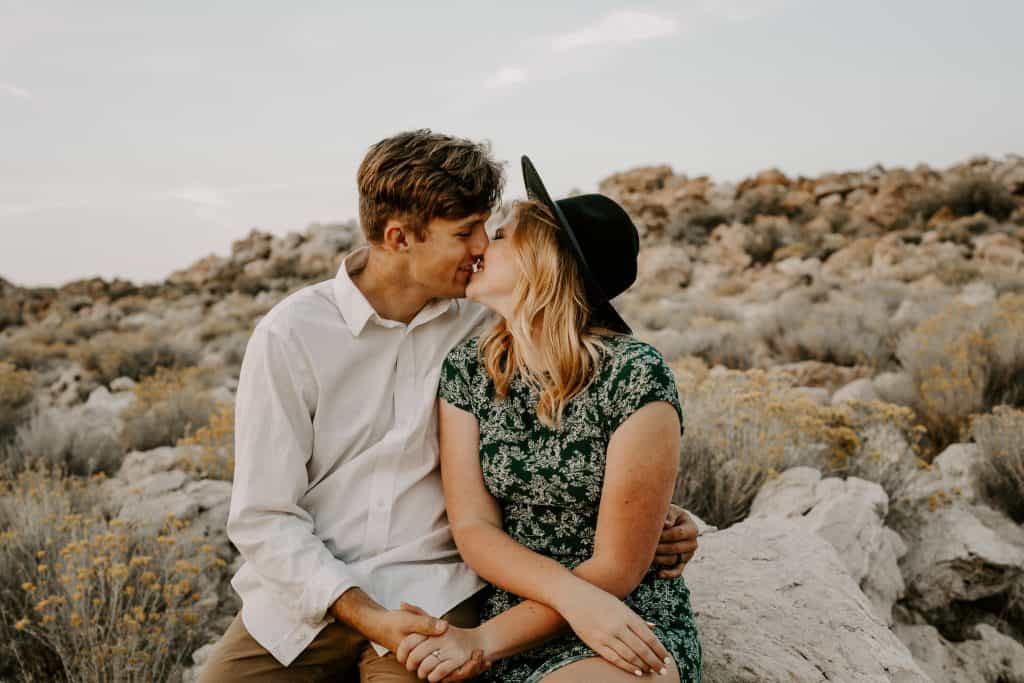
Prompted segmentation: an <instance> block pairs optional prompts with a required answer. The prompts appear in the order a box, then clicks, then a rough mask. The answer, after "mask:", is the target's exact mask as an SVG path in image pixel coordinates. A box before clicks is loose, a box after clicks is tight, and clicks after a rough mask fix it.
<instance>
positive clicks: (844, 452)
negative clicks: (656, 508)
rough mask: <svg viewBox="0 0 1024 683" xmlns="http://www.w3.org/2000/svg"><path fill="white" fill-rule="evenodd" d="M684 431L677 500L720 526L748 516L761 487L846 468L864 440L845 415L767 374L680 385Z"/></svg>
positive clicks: (722, 375)
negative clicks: (785, 474)
mask: <svg viewBox="0 0 1024 683" xmlns="http://www.w3.org/2000/svg"><path fill="white" fill-rule="evenodd" d="M680 396H681V398H682V401H683V406H682V407H683V419H684V422H685V430H684V435H683V442H682V453H681V457H680V476H679V479H678V481H677V486H676V493H675V497H674V499H675V502H676V503H678V504H679V505H681V506H683V507H684V508H686V509H687V510H692V511H693V512H695V513H696V514H697V515H698V516H699V517H701V518H702V519H704V520H705V521H707V522H708V523H710V524H714V525H715V526H718V527H727V526H729V525H731V524H734V523H735V522H738V521H740V520H742V519H743V518H744V517H746V516H747V513H748V512H749V510H750V505H751V503H752V502H753V499H754V496H756V495H757V492H758V490H759V489H760V488H761V485H762V484H763V483H764V482H765V481H766V480H767V479H768V478H769V477H772V476H775V475H777V474H778V473H779V472H781V471H782V470H785V469H788V468H790V467H795V466H798V465H809V466H812V467H817V468H819V469H822V470H824V471H826V472H836V471H841V470H843V469H844V468H846V467H847V461H848V459H849V458H850V457H851V456H852V455H853V454H854V453H856V452H857V450H858V449H859V447H860V442H859V440H858V438H857V434H856V432H855V431H854V430H853V429H852V428H851V427H850V425H849V424H848V420H847V417H846V415H845V414H844V413H843V412H842V411H840V410H837V409H834V408H825V407H822V406H819V405H818V404H816V403H814V402H813V401H811V400H809V399H807V398H805V397H804V396H802V395H801V394H800V393H799V392H796V391H793V386H792V381H791V380H787V379H786V378H784V377H782V376H778V375H769V374H768V373H766V372H764V371H762V370H749V371H747V372H737V371H733V370H730V371H726V372H723V373H718V374H713V375H707V376H706V377H705V378H704V379H703V381H701V382H700V384H699V385H697V386H696V387H694V386H680Z"/></svg>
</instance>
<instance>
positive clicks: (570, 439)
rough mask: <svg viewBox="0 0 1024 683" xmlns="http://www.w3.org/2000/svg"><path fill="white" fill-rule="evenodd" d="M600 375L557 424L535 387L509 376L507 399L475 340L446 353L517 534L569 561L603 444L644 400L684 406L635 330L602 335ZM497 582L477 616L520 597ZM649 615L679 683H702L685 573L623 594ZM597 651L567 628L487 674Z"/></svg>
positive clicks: (506, 676)
mask: <svg viewBox="0 0 1024 683" xmlns="http://www.w3.org/2000/svg"><path fill="white" fill-rule="evenodd" d="M606 345H607V347H608V353H607V354H605V356H604V358H603V360H602V363H601V367H600V369H599V373H598V376H597V377H596V378H595V379H594V381H593V382H592V383H591V384H590V386H589V387H588V388H587V389H585V390H584V391H583V393H581V394H579V395H577V396H576V397H575V398H574V399H573V400H572V401H571V402H570V403H569V405H568V406H567V407H566V410H565V413H564V414H563V418H562V429H561V430H560V431H555V430H552V429H549V428H548V427H547V426H545V425H544V424H543V423H542V422H541V421H540V420H539V419H538V418H537V401H538V398H539V396H538V394H537V392H536V390H534V389H531V388H530V387H529V386H528V385H527V384H526V383H525V382H523V381H522V380H521V379H520V378H518V377H517V378H515V379H514V380H513V381H512V384H511V386H510V390H509V395H508V397H507V398H506V399H505V400H504V401H499V400H497V399H496V398H495V396H494V383H493V382H492V381H491V379H490V377H489V376H488V375H487V371H486V369H485V368H484V366H483V364H482V363H481V362H480V360H479V357H478V356H477V339H476V338H475V337H474V338H471V339H468V340H466V341H464V342H462V343H461V344H459V345H458V346H456V347H455V348H453V349H452V350H451V351H450V352H449V354H448V356H447V358H446V359H445V361H444V365H443V368H442V372H441V382H440V385H439V388H438V395H439V396H440V397H441V398H443V399H444V400H445V401H447V402H448V403H450V404H451V405H454V406H456V407H459V408H462V409H463V410H466V411H468V412H470V413H472V414H473V415H475V416H476V418H477V420H478V421H479V423H480V460H481V465H482V468H483V476H484V482H485V484H486V486H487V489H488V490H489V491H490V493H491V495H492V496H494V498H495V500H497V501H498V503H499V505H500V506H501V509H502V513H503V515H504V525H505V531H506V532H507V533H508V534H509V535H510V536H512V538H514V539H515V540H516V541H518V542H519V543H521V544H523V545H524V546H526V547H527V548H529V549H531V550H533V551H534V552H537V553H542V554H544V555H546V556H548V557H552V558H554V559H556V560H558V561H559V562H561V563H562V564H563V565H565V566H566V567H569V568H570V569H571V568H574V567H576V566H577V565H579V564H581V563H582V562H584V561H585V560H587V559H589V558H590V557H591V556H592V554H593V549H594V535H595V532H596V530H597V512H598V506H599V505H600V502H601V488H602V484H603V483H604V469H605V451H606V450H607V447H608V441H609V439H610V438H611V435H612V433H613V432H614V431H615V430H616V428H618V426H619V425H620V424H622V423H623V422H624V421H625V420H626V418H628V417H629V416H630V415H631V414H632V413H633V412H635V411H636V410H637V409H639V408H640V407H641V406H643V405H645V404H647V403H651V402H653V401H667V402H668V403H670V404H672V406H673V407H674V408H675V409H676V411H677V412H678V413H679V418H680V422H682V419H683V416H682V410H681V408H680V406H679V396H678V393H677V390H676V385H675V380H674V378H673V375H672V371H671V370H670V369H669V368H668V366H667V365H666V364H665V361H664V359H663V358H662V357H661V355H660V354H659V353H658V352H657V351H656V350H655V349H654V348H653V347H651V346H650V345H648V344H645V343H643V342H641V341H639V340H637V339H635V338H634V337H629V336H614V337H608V338H606ZM521 600H522V599H521V598H519V597H518V596H515V595H512V594H510V593H508V592H507V591H504V590H502V589H500V588H497V587H491V588H489V589H487V593H486V594H485V599H484V602H483V608H482V610H481V615H480V616H481V618H482V619H483V620H487V619H490V618H492V617H494V616H496V615H498V614H500V613H502V612H504V611H505V610H507V609H509V608H510V607H512V606H514V605H516V604H517V603H519V602H521ZM625 603H626V604H627V605H629V607H630V608H632V609H633V610H634V611H635V612H637V613H638V614H639V615H640V616H642V617H643V618H644V619H646V620H647V621H649V622H653V623H654V624H655V626H654V629H653V630H654V632H655V634H656V635H657V636H658V639H659V640H660V641H661V642H662V644H664V646H665V647H666V649H668V651H669V652H670V653H671V654H672V656H673V658H674V659H675V660H676V664H677V665H678V667H679V677H680V680H681V681H682V682H683V683H694V682H697V681H700V677H701V654H702V652H701V645H700V641H699V639H698V635H697V624H696V621H695V620H694V616H693V611H692V610H691V608H690V591H689V589H688V588H687V586H686V583H685V581H684V580H683V579H682V577H680V578H678V579H658V578H656V571H655V570H654V569H651V570H649V571H648V572H647V574H646V576H644V578H643V581H642V582H641V584H640V585H639V586H638V587H637V588H636V590H634V591H633V592H632V593H631V594H630V595H628V596H627V597H626V599H625ZM594 656H596V655H595V653H594V652H593V650H591V649H590V648H589V647H587V646H586V645H585V644H584V643H583V642H582V641H581V640H580V639H579V638H577V637H576V635H575V634H573V633H568V634H566V635H564V636H560V637H558V638H556V639H554V640H551V641H549V642H548V643H546V644H544V645H541V646H539V647H537V648H534V649H532V650H528V651H526V652H523V653H521V654H518V655H515V656H512V657H508V658H506V659H502V660H499V661H497V662H495V664H494V666H493V667H492V668H491V669H490V671H488V672H487V673H486V674H484V676H483V678H484V679H486V680H492V681H501V682H502V683H533V682H535V681H540V680H541V679H542V678H543V677H544V676H546V675H547V674H550V673H551V672H553V671H554V670H556V669H558V668H560V667H563V666H565V665H566V664H569V663H571V662H575V661H578V660H581V659H585V658H588V657H594Z"/></svg>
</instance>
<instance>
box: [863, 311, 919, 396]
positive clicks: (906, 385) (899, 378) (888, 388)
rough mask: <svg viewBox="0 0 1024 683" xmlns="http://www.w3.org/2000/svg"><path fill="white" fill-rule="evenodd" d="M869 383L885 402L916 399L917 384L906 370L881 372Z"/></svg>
mask: <svg viewBox="0 0 1024 683" xmlns="http://www.w3.org/2000/svg"><path fill="white" fill-rule="evenodd" d="M904 303H906V302H905V301H904ZM901 305H902V304H901ZM871 383H872V384H873V385H874V387H875V393H877V394H878V398H880V399H881V400H883V401H885V402H887V403H894V404H896V405H901V406H909V405H913V403H914V401H915V400H916V399H917V385H915V384H914V378H913V377H911V376H910V373H908V372H903V371H895V372H883V373H880V374H878V375H876V376H875V377H874V378H872V380H871Z"/></svg>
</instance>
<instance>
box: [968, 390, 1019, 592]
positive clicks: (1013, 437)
mask: <svg viewBox="0 0 1024 683" xmlns="http://www.w3.org/2000/svg"><path fill="white" fill-rule="evenodd" d="M1022 435H1024V410H1015V409H1013V408H1010V407H1009V406H996V407H995V408H994V409H993V411H992V412H991V413H990V414H987V415H975V416H973V417H972V418H971V436H972V437H973V438H974V440H975V441H976V442H977V444H978V447H979V448H980V449H981V454H982V465H981V467H980V468H979V472H978V475H979V479H980V481H981V485H982V489H983V491H984V493H985V496H986V497H987V498H989V499H990V500H991V501H992V502H993V503H994V504H995V506H996V507H998V508H1000V509H1001V510H1003V511H1004V512H1006V513H1007V514H1008V515H1009V516H1010V517H1012V518H1013V520H1014V521H1016V522H1018V523H1021V522H1024V440H1022V439H1021V436H1022ZM1022 606H1024V604H1022Z"/></svg>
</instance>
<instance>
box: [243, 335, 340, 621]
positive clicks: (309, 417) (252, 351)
mask: <svg viewBox="0 0 1024 683" xmlns="http://www.w3.org/2000/svg"><path fill="white" fill-rule="evenodd" d="M316 396H317V392H316V382H315V378H314V376H313V374H312V372H311V369H310V367H309V364H308V361H307V358H306V356H305V355H304V354H303V353H302V351H301V349H299V348H298V347H297V345H295V344H293V343H289V341H288V340H286V339H285V338H284V337H283V336H281V335H278V334H276V333H274V332H273V331H271V330H268V329H265V328H261V327H259V326H257V328H256V330H255V331H254V332H253V334H252V337H251V338H250V339H249V343H248V346H247V347H246V351H245V355H244V357H243V360H242V368H241V373H240V376H239V379H238V391H237V394H236V399H235V475H234V480H233V482H232V487H231V508H230V513H229V516H228V524H227V533H228V537H229V538H230V539H231V541H232V543H234V544H235V546H236V547H237V548H238V550H239V552H240V553H241V554H242V557H243V558H244V559H245V560H246V562H249V563H252V565H253V567H254V568H255V570H256V572H257V573H258V574H259V575H260V577H261V578H262V579H264V580H265V581H266V582H268V584H269V585H270V586H271V587H273V589H274V590H275V592H276V593H277V594H278V595H280V597H281V601H282V602H281V609H282V610H293V611H295V612H296V613H297V614H298V616H299V618H300V619H302V620H304V621H307V622H310V623H314V624H316V623H320V622H322V621H323V619H324V618H325V617H326V613H327V610H328V609H329V608H330V606H331V605H332V604H333V603H334V601H335V600H337V599H338V598H339V597H340V596H341V595H342V593H344V592H345V591H346V590H348V589H349V588H352V587H353V586H355V585H356V584H355V580H354V577H353V575H352V573H351V572H350V571H349V569H348V567H347V566H346V564H345V563H344V562H342V561H341V560H339V559H337V558H336V557H335V556H334V555H333V554H332V553H331V552H330V551H329V550H328V549H327V547H326V546H325V545H324V544H323V541H321V540H320V538H319V537H318V536H317V535H316V534H315V533H314V520H313V518H312V516H311V515H310V514H309V512H308V511H307V510H305V509H304V508H303V507H302V506H301V505H300V504H299V501H300V500H301V498H302V496H304V495H305V493H306V490H307V489H308V487H309V478H308V475H307V470H306V466H307V463H308V461H309V460H310V458H311V457H312V454H313V415H314V414H315V411H316V400H317V399H316Z"/></svg>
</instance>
